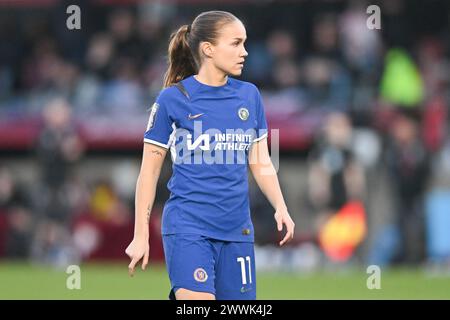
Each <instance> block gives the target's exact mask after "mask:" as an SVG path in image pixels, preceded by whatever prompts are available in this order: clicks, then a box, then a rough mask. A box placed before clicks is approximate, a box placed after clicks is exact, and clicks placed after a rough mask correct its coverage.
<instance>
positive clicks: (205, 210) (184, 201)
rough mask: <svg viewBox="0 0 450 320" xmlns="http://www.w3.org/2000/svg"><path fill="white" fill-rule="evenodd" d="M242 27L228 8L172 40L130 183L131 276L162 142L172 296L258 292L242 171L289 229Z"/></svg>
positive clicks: (142, 249)
mask: <svg viewBox="0 0 450 320" xmlns="http://www.w3.org/2000/svg"><path fill="white" fill-rule="evenodd" d="M246 38H247V37H246V30H245V27H244V25H243V23H242V22H241V21H240V20H239V19H238V18H236V17H235V16H234V15H232V14H231V13H229V12H224V11H208V12H203V13H201V14H200V15H198V16H197V17H196V18H195V19H194V21H193V22H192V24H191V25H184V26H182V27H180V28H179V29H178V30H177V31H176V32H174V33H173V34H172V35H171V37H170V43H169V48H168V60H169V61H168V62H169V66H168V70H167V72H166V74H165V78H164V89H163V90H162V91H161V92H160V94H159V95H158V97H157V99H156V102H155V103H154V104H153V106H152V108H151V112H150V117H149V121H148V125H147V130H146V132H145V135H144V150H143V158H142V164H141V169H140V173H139V177H138V179H137V185H136V198H135V206H136V208H135V209H136V211H135V229H134V238H133V240H132V242H131V243H130V244H129V246H128V247H127V248H126V250H125V252H126V254H127V255H128V256H129V257H130V259H131V263H130V264H129V266H128V268H129V273H130V275H133V273H134V269H135V266H136V264H137V263H138V262H139V261H140V260H141V259H143V262H142V269H145V267H146V266H147V264H148V259H149V228H148V222H149V218H150V212H151V209H152V206H153V202H154V200H155V193H156V185H157V181H158V179H159V175H160V171H161V167H162V164H163V161H164V158H165V156H166V153H167V150H169V149H170V151H171V157H172V162H173V166H172V169H173V173H172V177H171V179H170V181H169V183H168V189H169V190H170V197H169V199H168V200H167V202H166V203H165V206H164V210H163V218H162V236H163V246H164V254H165V259H166V266H167V270H168V273H169V278H170V282H171V288H172V289H171V292H170V294H169V297H170V299H177V300H183V299H189V300H190V299H201V300H209V299H221V300H222V299H233V300H235V299H256V276H255V259H254V247H253V243H254V234H253V232H254V230H253V225H252V221H251V216H250V207H249V199H248V180H247V172H248V171H247V168H250V171H251V172H252V174H253V176H254V178H255V181H256V183H257V184H258V186H259V187H260V189H261V190H262V192H263V193H264V195H265V196H266V197H267V198H268V200H269V201H270V203H271V205H272V206H273V207H274V209H275V214H274V217H275V221H276V224H277V228H278V231H282V229H283V225H284V226H285V228H286V234H285V236H284V238H283V239H282V240H281V241H280V243H279V244H280V246H281V245H283V244H285V243H286V242H288V241H290V240H291V239H292V238H293V236H294V222H293V221H292V219H291V217H290V215H289V213H288V210H287V207H286V204H285V201H284V199H283V195H282V193H281V189H280V185H279V182H278V177H277V173H276V170H275V168H274V166H273V164H272V161H271V159H270V156H269V151H268V146H267V122H266V119H265V114H264V106H263V102H262V99H261V96H260V93H259V91H258V89H257V88H256V86H255V85H253V84H251V83H249V82H245V81H240V80H237V79H235V78H232V77H231V76H235V77H236V76H240V75H241V72H242V68H243V65H244V60H245V58H246V57H247V55H248V53H247V51H246V50H245V48H244V43H245V40H246Z"/></svg>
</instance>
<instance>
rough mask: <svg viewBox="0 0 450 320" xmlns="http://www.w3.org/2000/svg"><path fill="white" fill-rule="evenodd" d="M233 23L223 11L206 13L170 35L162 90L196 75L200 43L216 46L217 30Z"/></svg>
mask: <svg viewBox="0 0 450 320" xmlns="http://www.w3.org/2000/svg"><path fill="white" fill-rule="evenodd" d="M236 20H238V19H237V18H236V17H235V16H234V15H233V14H231V13H229V12H226V11H207V12H203V13H201V14H199V15H198V16H197V17H196V18H195V19H194V22H192V24H191V25H187V24H186V25H183V26H181V27H180V28H179V29H178V30H177V31H175V32H173V33H172V34H171V35H170V40H169V49H168V57H167V58H168V64H169V67H168V69H167V72H166V74H165V75H164V88H167V87H170V86H171V85H173V84H174V83H177V82H179V81H181V80H183V79H185V78H187V77H189V76H191V75H193V74H196V73H197V72H198V69H199V68H200V65H201V63H202V58H201V56H200V52H199V45H200V42H202V41H208V42H211V43H212V44H216V39H217V37H218V35H219V30H220V28H221V27H223V25H225V24H227V23H230V22H233V21H236Z"/></svg>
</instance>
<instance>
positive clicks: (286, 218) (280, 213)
mask: <svg viewBox="0 0 450 320" xmlns="http://www.w3.org/2000/svg"><path fill="white" fill-rule="evenodd" d="M274 217H275V221H276V222H277V227H278V231H282V230H283V224H284V225H285V226H286V230H287V232H286V235H285V236H284V238H283V240H281V241H280V246H282V245H283V244H285V243H287V242H289V241H291V240H292V239H293V238H294V227H295V223H294V221H292V219H291V216H290V215H289V213H288V212H287V210H285V209H283V210H280V209H279V210H277V211H276V212H275V215H274Z"/></svg>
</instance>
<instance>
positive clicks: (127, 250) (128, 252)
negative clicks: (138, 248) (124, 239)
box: [125, 246, 131, 258]
mask: <svg viewBox="0 0 450 320" xmlns="http://www.w3.org/2000/svg"><path fill="white" fill-rule="evenodd" d="M125 253H126V255H127V256H128V257H129V258H131V249H130V247H129V246H128V247H127V248H126V249H125Z"/></svg>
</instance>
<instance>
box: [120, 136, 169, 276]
mask: <svg viewBox="0 0 450 320" xmlns="http://www.w3.org/2000/svg"><path fill="white" fill-rule="evenodd" d="M166 154H167V149H166V148H163V147H160V146H157V145H155V144H152V143H144V151H143V155H142V164H141V169H140V172H139V177H138V179H137V183H136V195H135V224H134V237H133V240H132V241H131V243H130V244H129V245H128V247H127V248H126V250H125V252H126V254H127V255H128V256H129V257H130V259H131V262H130V264H129V266H128V270H129V273H130V275H131V276H132V275H133V273H134V268H135V265H136V264H137V263H138V262H139V261H140V260H141V259H143V261H142V269H143V270H144V269H145V267H146V266H147V264H148V258H149V250H150V246H149V228H148V223H149V220H150V212H151V209H152V207H153V202H154V201H155V196H156V186H157V183H158V179H159V175H160V173H161V168H162V165H163V162H164V158H165V157H166Z"/></svg>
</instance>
